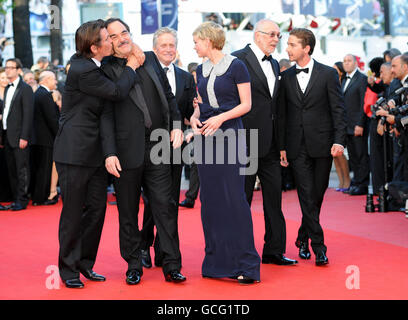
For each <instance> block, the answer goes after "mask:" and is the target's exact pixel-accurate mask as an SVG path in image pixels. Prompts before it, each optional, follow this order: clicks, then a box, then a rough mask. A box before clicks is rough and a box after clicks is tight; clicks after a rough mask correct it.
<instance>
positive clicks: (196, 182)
mask: <svg viewBox="0 0 408 320" xmlns="http://www.w3.org/2000/svg"><path fill="white" fill-rule="evenodd" d="M199 190H200V178H199V177H198V167H197V164H196V163H195V162H193V163H192V164H191V167H190V181H189V187H188V190H187V191H186V199H187V200H189V201H192V202H194V201H195V200H196V199H197V197H198V191H199Z"/></svg>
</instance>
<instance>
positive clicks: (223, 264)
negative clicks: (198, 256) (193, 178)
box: [195, 55, 260, 281]
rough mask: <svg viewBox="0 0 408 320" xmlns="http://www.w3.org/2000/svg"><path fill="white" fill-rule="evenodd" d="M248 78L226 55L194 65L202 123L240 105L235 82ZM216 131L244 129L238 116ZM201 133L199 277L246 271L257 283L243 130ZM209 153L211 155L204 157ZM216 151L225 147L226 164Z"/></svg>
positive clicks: (237, 64)
mask: <svg viewBox="0 0 408 320" xmlns="http://www.w3.org/2000/svg"><path fill="white" fill-rule="evenodd" d="M249 81H250V78H249V73H248V70H247V69H246V66H245V65H244V63H242V62H241V61H240V60H239V59H237V58H234V57H232V56H229V55H226V56H224V58H223V59H222V60H221V61H220V62H219V63H218V64H217V65H215V66H213V65H212V64H211V62H210V61H207V62H205V63H204V64H203V65H200V66H199V67H198V68H197V82H198V84H197V85H198V91H199V93H200V96H201V98H202V101H203V103H200V121H205V120H207V119H208V118H210V117H212V116H215V115H217V114H220V113H222V112H226V111H229V110H231V109H232V108H234V107H236V106H237V105H239V104H240V98H239V93H238V88H237V84H240V83H246V82H249ZM220 129H221V131H219V132H217V133H220V132H225V130H228V129H229V130H228V131H229V133H233V134H232V136H234V135H235V137H238V130H239V129H243V125H242V120H241V118H236V119H231V120H228V121H226V122H224V123H223V125H222V126H221V127H220ZM241 133H242V132H241ZM229 135H230V134H229ZM199 137H200V138H202V139H201V141H202V143H201V148H200V149H199V150H201V151H202V153H201V154H197V149H196V145H195V156H196V161H198V170H199V177H200V188H201V192H200V200H201V219H202V224H203V230H204V238H205V258H204V261H203V265H202V275H203V276H205V277H212V278H224V277H238V276H240V275H244V276H247V277H250V278H252V279H254V280H258V281H259V280H260V257H259V255H258V253H257V251H256V249H255V244H254V235H253V226H252V217H251V210H250V207H249V205H248V202H247V200H246V196H245V191H244V182H245V176H244V175H242V172H241V173H240V169H241V168H242V169H243V168H245V163H243V162H244V161H242V159H243V157H244V158H245V156H246V143H245V134H243V135H240V138H236V139H227V138H222V139H221V140H217V138H214V137H211V138H209V137H205V138H204V137H203V136H199ZM208 139H213V140H212V141H213V142H214V143H213V144H210V145H208V144H207V143H208ZM234 146H235V147H236V148H235V150H234ZM228 147H230V148H228ZM231 147H232V148H231ZM228 149H230V154H229V155H228ZM231 150H232V151H231ZM211 151H212V152H213V155H212V157H211V156H210V157H208V155H209V152H211ZM220 151H221V152H222V151H224V156H223V157H221V158H222V159H223V160H224V163H221V164H217V162H216V159H217V154H218V156H220V154H219V152H220ZM231 153H232V154H231ZM221 155H222V154H221ZM206 156H207V160H205V159H206ZM228 156H229V158H228ZM197 157H198V158H201V159H198V158H197ZM208 158H212V160H213V161H212V163H213V164H211V163H209V161H208ZM230 158H232V159H230ZM234 158H235V159H234ZM240 159H241V160H240ZM227 160H229V161H227ZM200 163H201V164H200Z"/></svg>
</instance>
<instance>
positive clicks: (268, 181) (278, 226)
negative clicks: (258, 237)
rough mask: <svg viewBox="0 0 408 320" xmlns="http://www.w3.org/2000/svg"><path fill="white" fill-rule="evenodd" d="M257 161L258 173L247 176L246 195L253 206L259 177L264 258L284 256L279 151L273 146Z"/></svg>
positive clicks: (284, 224)
mask: <svg viewBox="0 0 408 320" xmlns="http://www.w3.org/2000/svg"><path fill="white" fill-rule="evenodd" d="M256 160H257V161H258V170H257V172H256V173H255V174H253V175H246V176H245V193H246V197H247V201H248V203H249V205H251V203H252V197H253V193H254V186H255V181H256V176H258V177H259V180H260V182H261V191H262V198H263V210H264V219H265V235H264V246H263V251H262V256H263V257H265V256H268V255H272V254H283V253H285V251H286V223H285V218H284V216H283V213H282V172H281V166H280V156H279V151H278V150H277V148H276V147H275V146H272V147H271V149H270V150H269V152H268V153H267V154H266V155H265V156H264V157H260V158H258V159H256ZM256 160H255V161H256Z"/></svg>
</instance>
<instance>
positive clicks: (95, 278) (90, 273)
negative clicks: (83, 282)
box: [81, 270, 106, 281]
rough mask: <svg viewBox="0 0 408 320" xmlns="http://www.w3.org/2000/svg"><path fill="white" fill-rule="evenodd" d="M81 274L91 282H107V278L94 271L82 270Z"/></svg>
mask: <svg viewBox="0 0 408 320" xmlns="http://www.w3.org/2000/svg"><path fill="white" fill-rule="evenodd" d="M81 273H82V274H83V276H84V277H85V278H87V279H88V280H91V281H105V280H106V278H105V277H104V276H101V275H100V274H97V273H95V272H94V271H93V270H81Z"/></svg>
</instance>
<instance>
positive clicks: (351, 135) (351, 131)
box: [341, 54, 370, 195]
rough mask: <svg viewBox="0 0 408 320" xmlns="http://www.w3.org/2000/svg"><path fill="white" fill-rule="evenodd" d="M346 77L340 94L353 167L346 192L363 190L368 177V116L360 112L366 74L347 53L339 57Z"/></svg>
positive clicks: (356, 192)
mask: <svg viewBox="0 0 408 320" xmlns="http://www.w3.org/2000/svg"><path fill="white" fill-rule="evenodd" d="M343 67H344V71H345V72H346V78H345V79H343V82H342V85H341V88H342V91H343V95H344V105H345V108H346V121H347V150H348V153H349V158H350V159H349V161H350V167H351V169H352V170H353V179H352V180H351V187H350V190H348V191H346V192H347V193H348V194H350V195H364V194H367V191H368V184H369V182H370V181H369V180H370V167H369V157H368V133H369V119H368V117H367V116H366V114H365V113H364V97H365V93H366V90H367V76H366V75H364V74H362V73H361V72H360V71H359V70H358V68H357V59H356V57H355V56H353V55H351V54H348V55H346V56H345V57H344V59H343Z"/></svg>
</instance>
